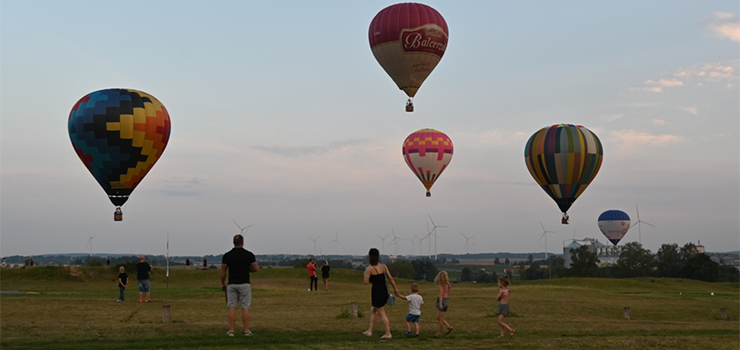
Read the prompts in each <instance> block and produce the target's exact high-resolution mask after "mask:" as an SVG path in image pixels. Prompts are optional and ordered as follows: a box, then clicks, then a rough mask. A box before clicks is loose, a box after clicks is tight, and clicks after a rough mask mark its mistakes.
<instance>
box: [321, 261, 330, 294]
mask: <svg viewBox="0 0 740 350" xmlns="http://www.w3.org/2000/svg"><path fill="white" fill-rule="evenodd" d="M330 270H331V267H329V261H328V260H324V265H323V266H321V278H323V279H324V291H325V292H327V291H329V271H330Z"/></svg>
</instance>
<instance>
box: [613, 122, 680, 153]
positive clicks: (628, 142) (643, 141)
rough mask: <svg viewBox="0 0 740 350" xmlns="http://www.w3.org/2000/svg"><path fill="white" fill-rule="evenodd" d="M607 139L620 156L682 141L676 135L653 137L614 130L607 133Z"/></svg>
mask: <svg viewBox="0 0 740 350" xmlns="http://www.w3.org/2000/svg"><path fill="white" fill-rule="evenodd" d="M653 120H654V121H655V120H657V119H653ZM608 137H609V139H611V141H612V143H613V144H615V145H616V146H617V148H618V149H619V153H622V154H629V153H635V152H637V151H640V150H643V149H644V148H646V147H662V146H666V145H670V144H674V143H678V142H681V141H683V139H684V138H683V137H681V136H677V135H670V134H662V135H653V134H649V133H645V132H640V131H636V130H614V131H612V132H610V133H609V135H608Z"/></svg>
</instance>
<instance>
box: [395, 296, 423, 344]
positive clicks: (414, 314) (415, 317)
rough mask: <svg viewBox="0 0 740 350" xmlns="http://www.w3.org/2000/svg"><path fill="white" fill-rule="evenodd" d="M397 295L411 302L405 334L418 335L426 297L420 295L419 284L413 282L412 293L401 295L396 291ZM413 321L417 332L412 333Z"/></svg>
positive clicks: (408, 335)
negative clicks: (422, 307)
mask: <svg viewBox="0 0 740 350" xmlns="http://www.w3.org/2000/svg"><path fill="white" fill-rule="evenodd" d="M396 296H397V297H399V298H401V299H403V300H406V301H408V302H409V314H408V315H406V333H404V334H403V335H405V336H407V337H418V336H419V318H420V317H421V306H422V305H423V304H424V298H422V297H421V295H419V285H418V284H416V283H412V284H411V294H409V295H407V296H403V295H401V293H399V292H396ZM412 323H413V324H414V325H415V326H416V333H411V324H412Z"/></svg>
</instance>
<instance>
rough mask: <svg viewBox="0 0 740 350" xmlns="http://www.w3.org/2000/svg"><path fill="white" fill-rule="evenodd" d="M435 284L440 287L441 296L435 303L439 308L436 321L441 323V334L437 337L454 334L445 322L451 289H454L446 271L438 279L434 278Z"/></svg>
mask: <svg viewBox="0 0 740 350" xmlns="http://www.w3.org/2000/svg"><path fill="white" fill-rule="evenodd" d="M434 283H436V284H437V286H438V287H439V296H437V301H436V302H435V303H434V306H435V307H436V308H437V317H436V318H435V319H436V320H437V321H439V332H437V335H443V334H450V332H452V326H450V324H449V323H448V322H447V321H445V312H447V309H449V307H450V302H449V301H448V300H447V298H448V297H449V296H450V289H452V285H451V284H450V277H449V276H447V272H446V271H440V272H439V273H438V274H437V277H435V278H434Z"/></svg>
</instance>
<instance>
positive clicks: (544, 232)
mask: <svg viewBox="0 0 740 350" xmlns="http://www.w3.org/2000/svg"><path fill="white" fill-rule="evenodd" d="M540 226H542V236H540V239H538V240H537V242H539V241H541V240H542V237H545V260H547V234H548V233H555V231H548V230H545V225H543V224H542V221H541V220H540Z"/></svg>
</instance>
